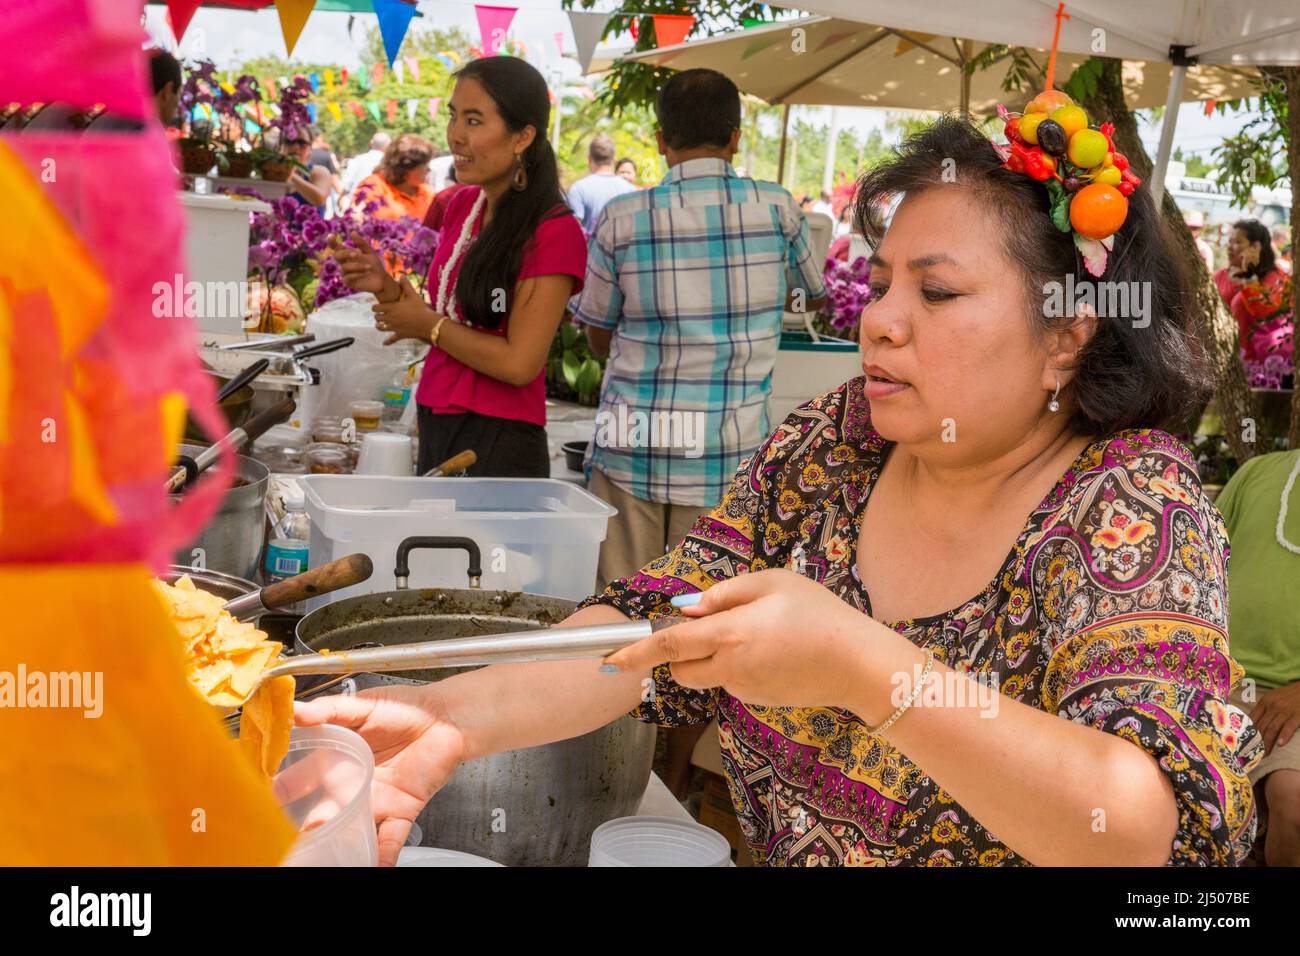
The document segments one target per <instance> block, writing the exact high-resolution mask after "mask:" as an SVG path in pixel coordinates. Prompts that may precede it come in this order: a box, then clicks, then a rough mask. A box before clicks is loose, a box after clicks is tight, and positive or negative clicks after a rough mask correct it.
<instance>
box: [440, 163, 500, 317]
mask: <svg viewBox="0 0 1300 956" xmlns="http://www.w3.org/2000/svg"><path fill="white" fill-rule="evenodd" d="M486 202H487V193H485V192H484V191H483V190H481V189H480V190H479V193H478V197H477V198H476V199H475V200H474V205H473V206H472V207H471V208H470V211H469V215H468V216H466V217H465V221H464V222H463V223H461V226H460V235H459V236H457V237H456V244H455V245H454V246H452V247H451V255H449V256H448V257H447V261H446V262H444V263H443V264H442V269H441V270H440V271H439V272H438V292H437V295H436V296H435V297H434V300H433V310H434V311H435V312H437V313H438V314H439V315H445V316H448V317H449V318H450V319H451V320H452V321H454V322H459V321H460V319H458V318H457V317H456V316H455V315H453V314H452V313H453V311H454V310H455V308H456V303H455V302H454V301H453V300H452V297H451V289H449V288H448V283H449V281H450V279H451V270H452V269H453V268H455V266H456V264H457V263H459V262H460V260H461V258H462V257H463V256H464V254H465V247H466V246H468V245H469V241H470V232H471V231H472V230H473V228H474V223H476V222H478V219H479V215H480V213H482V211H483V205H484V204H485V203H486Z"/></svg>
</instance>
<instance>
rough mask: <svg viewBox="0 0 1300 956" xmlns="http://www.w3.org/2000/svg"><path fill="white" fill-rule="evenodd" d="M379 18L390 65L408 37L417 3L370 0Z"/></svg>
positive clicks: (405, 0)
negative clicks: (407, 32)
mask: <svg viewBox="0 0 1300 956" xmlns="http://www.w3.org/2000/svg"><path fill="white" fill-rule="evenodd" d="M370 2H371V5H372V6H373V7H374V8H375V16H377V17H378V18H379V33H380V34H381V35H382V36H383V38H384V53H385V54H386V55H387V56H388V65H389V66H392V65H393V61H394V60H395V59H397V51H398V50H399V49H401V46H402V41H403V40H404V39H406V31H407V30H408V29H409V28H410V26H411V18H412V17H413V16H415V4H414V3H412V2H408V0H370Z"/></svg>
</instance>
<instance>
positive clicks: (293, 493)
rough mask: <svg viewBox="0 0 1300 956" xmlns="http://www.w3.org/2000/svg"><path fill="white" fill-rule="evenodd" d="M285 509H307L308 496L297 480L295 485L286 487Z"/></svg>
mask: <svg viewBox="0 0 1300 956" xmlns="http://www.w3.org/2000/svg"><path fill="white" fill-rule="evenodd" d="M284 510H285V511H306V510H307V496H306V495H305V494H304V493H303V490H302V489H301V488H300V487H298V485H297V483H296V482H295V483H294V485H293V487H291V488H285V489H284Z"/></svg>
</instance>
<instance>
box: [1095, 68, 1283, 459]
mask: <svg viewBox="0 0 1300 956" xmlns="http://www.w3.org/2000/svg"><path fill="white" fill-rule="evenodd" d="M1123 66H1124V64H1123V61H1121V60H1115V59H1107V60H1106V65H1105V68H1104V69H1103V70H1102V73H1101V77H1100V78H1099V80H1098V81H1097V90H1096V92H1095V93H1094V94H1093V95H1092V96H1090V97H1087V98H1086V99H1085V100H1084V102H1083V106H1084V107H1085V108H1086V109H1087V110H1088V114H1089V115H1090V116H1092V117H1094V118H1096V119H1097V120H1109V121H1110V122H1112V123H1114V124H1115V134H1114V136H1113V137H1112V139H1113V140H1114V141H1115V146H1116V147H1117V148H1118V149H1119V150H1120V151H1121V152H1123V153H1124V155H1125V156H1127V157H1128V160H1129V163H1130V165H1131V166H1132V167H1133V172H1135V173H1136V174H1137V175H1138V176H1140V177H1141V178H1142V186H1141V187H1139V188H1142V189H1149V188H1150V186H1151V182H1150V180H1151V171H1152V167H1153V165H1154V164H1153V163H1152V161H1151V157H1150V156H1148V155H1147V151H1146V148H1145V147H1143V145H1142V140H1141V139H1140V138H1139V137H1138V127H1137V117H1135V116H1134V115H1133V113H1132V111H1130V110H1129V108H1128V105H1127V104H1126V103H1125V101H1124V83H1123ZM1294 162H1295V160H1294V156H1293V157H1292V163H1293V166H1294ZM1160 213H1161V215H1162V216H1163V217H1164V220H1165V225H1166V226H1167V227H1168V232H1169V236H1170V238H1171V239H1172V244H1173V248H1174V250H1175V252H1176V254H1177V255H1178V256H1179V257H1181V258H1182V260H1183V262H1184V265H1185V266H1186V268H1187V270H1188V275H1190V276H1193V277H1195V282H1196V290H1195V291H1196V304H1197V305H1198V306H1199V310H1198V312H1199V317H1200V335H1201V341H1202V342H1203V343H1204V344H1205V348H1206V351H1207V352H1208V353H1209V357H1210V367H1211V369H1212V371H1213V375H1214V383H1215V388H1214V394H1215V397H1216V399H1217V405H1218V409H1219V414H1220V417H1221V419H1222V421H1223V431H1224V437H1225V438H1226V439H1227V441H1228V446H1229V447H1230V448H1231V449H1232V454H1233V455H1234V456H1235V457H1236V459H1237V461H1238V462H1239V463H1241V464H1245V463H1246V461H1247V460H1248V459H1250V458H1253V457H1254V456H1255V455H1256V454H1258V453H1259V439H1260V438H1261V437H1263V436H1262V435H1260V434H1258V432H1259V424H1258V423H1259V420H1260V419H1259V414H1258V411H1257V410H1256V408H1255V401H1254V396H1253V395H1251V393H1250V387H1249V386H1248V385H1247V383H1246V369H1245V367H1244V366H1243V365H1242V364H1241V358H1240V355H1239V353H1238V346H1237V323H1236V322H1235V321H1234V320H1233V318H1232V315H1231V314H1230V313H1229V312H1228V309H1227V307H1225V306H1224V304H1223V299H1222V298H1220V297H1219V292H1218V289H1216V288H1215V286H1214V278H1213V276H1211V275H1210V272H1209V270H1208V269H1206V267H1205V260H1203V259H1202V258H1201V256H1200V254H1199V253H1198V252H1197V251H1196V243H1195V241H1194V240H1193V239H1192V233H1191V231H1190V230H1189V229H1188V228H1187V226H1186V225H1185V224H1184V223H1183V214H1182V212H1181V211H1180V210H1179V209H1178V205H1177V204H1176V203H1175V202H1174V199H1173V197H1172V196H1170V195H1169V193H1168V192H1166V193H1165V194H1164V202H1163V204H1162V205H1161V207H1160ZM1248 423H1254V427H1250V428H1247V425H1248ZM1193 427H1195V425H1194V424H1193ZM1243 433H1244V434H1245V435H1246V436H1248V437H1249V438H1250V439H1251V440H1250V441H1247V440H1246V439H1245V437H1243Z"/></svg>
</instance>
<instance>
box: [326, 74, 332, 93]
mask: <svg viewBox="0 0 1300 956" xmlns="http://www.w3.org/2000/svg"><path fill="white" fill-rule="evenodd" d="M325 92H326V93H333V92H334V71H333V70H326V71H325Z"/></svg>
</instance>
